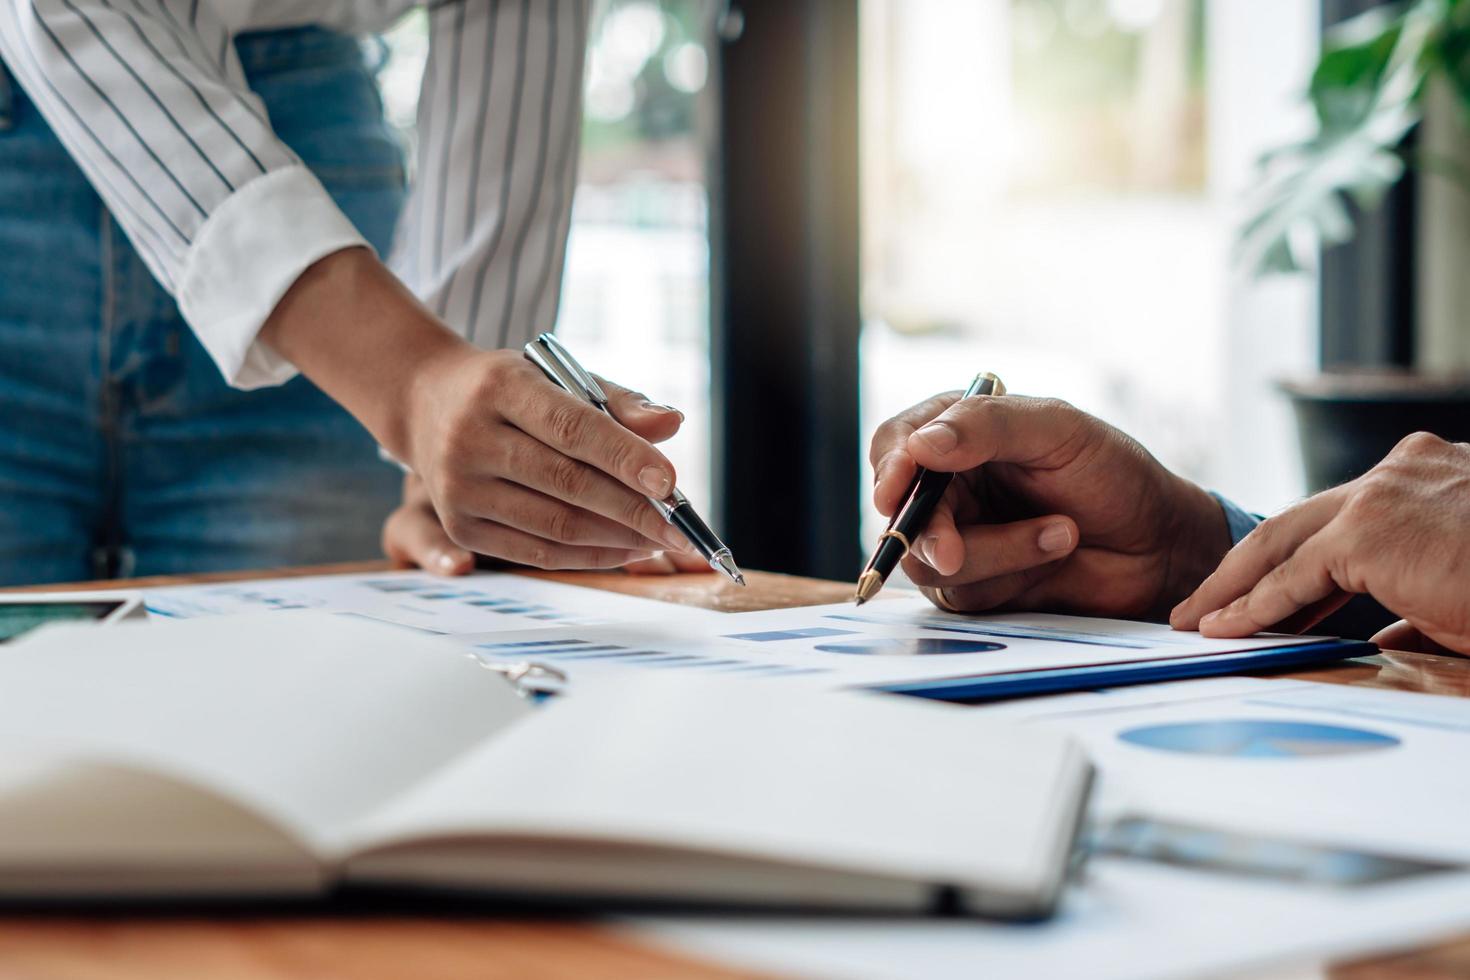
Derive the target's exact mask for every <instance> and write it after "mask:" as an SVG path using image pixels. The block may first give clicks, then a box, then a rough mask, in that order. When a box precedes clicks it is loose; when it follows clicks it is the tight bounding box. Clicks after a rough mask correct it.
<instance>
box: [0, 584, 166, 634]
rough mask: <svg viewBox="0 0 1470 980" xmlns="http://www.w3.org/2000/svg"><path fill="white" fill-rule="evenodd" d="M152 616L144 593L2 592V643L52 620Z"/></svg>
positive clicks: (103, 621) (109, 620)
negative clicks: (145, 604) (146, 605)
mask: <svg viewBox="0 0 1470 980" xmlns="http://www.w3.org/2000/svg"><path fill="white" fill-rule="evenodd" d="M147 615H148V611H147V609H145V608H144V606H143V595H142V593H140V592H16V593H10V594H4V593H0V643H5V642H7V641H9V640H13V639H15V638H16V637H17V636H20V635H21V634H22V633H26V632H29V631H30V630H33V629H35V628H37V627H38V626H45V625H46V624H48V623H66V622H78V621H91V622H94V623H101V624H107V623H117V622H121V621H123V620H125V619H144V618H146V617H147Z"/></svg>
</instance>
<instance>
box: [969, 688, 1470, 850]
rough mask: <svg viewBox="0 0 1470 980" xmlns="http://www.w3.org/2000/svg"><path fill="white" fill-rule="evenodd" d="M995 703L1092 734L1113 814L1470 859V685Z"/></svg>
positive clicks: (1163, 693) (1102, 809)
mask: <svg viewBox="0 0 1470 980" xmlns="http://www.w3.org/2000/svg"><path fill="white" fill-rule="evenodd" d="M996 708H997V710H993V711H990V712H987V713H988V715H989V716H991V717H996V718H1007V719H1009V720H1017V719H1018V718H1020V717H1024V716H1029V718H1030V722H1031V723H1032V724H1036V725H1044V726H1046V727H1049V728H1054V729H1058V730H1061V731H1065V732H1068V733H1069V734H1072V735H1074V736H1076V737H1077V738H1078V739H1080V740H1081V741H1082V743H1083V745H1084V746H1086V748H1087V750H1088V754H1089V755H1091V757H1092V758H1093V760H1094V761H1095V762H1096V763H1097V765H1098V768H1099V770H1100V771H1101V777H1100V780H1099V795H1098V798H1097V808H1098V814H1099V815H1100V816H1102V817H1104V818H1113V817H1117V816H1120V815H1123V814H1136V815H1140V816H1145V817H1148V818H1151V819H1153V820H1158V821H1169V822H1175V823H1180V824H1186V825H1192V826H1197V827H1205V828H1211V829H1214V830H1221V831H1233V832H1236V833H1238V834H1246V835H1255V836H1260V837H1269V838H1275V839H1281V840H1290V841H1297V842H1300V843H1304V844H1315V845H1330V846H1333V847H1338V848H1347V849H1352V850H1357V851H1365V852H1369V853H1372V854H1379V855H1387V856H1393V857H1398V858H1413V859H1421V860H1430V861H1451V862H1456V863H1459V864H1466V865H1470V824H1467V822H1470V766H1467V765H1464V764H1462V763H1463V761H1464V760H1466V759H1470V699H1466V698H1449V697H1439V696H1436V695H1429V694H1411V693H1407V692H1403V691H1383V690H1375V689H1371V688H1361V687H1347V686H1345V685H1338V684H1314V683H1310V682H1307V681H1289V680H1266V679H1260V678H1222V679H1220V680H1210V681H1188V682H1184V683H1178V684H1167V685H1160V686H1159V687H1157V688H1136V689H1119V690H1115V691H1109V692H1101V693H1096V694H1088V695H1076V696H1072V697H1064V698H1053V699H1048V700H1039V701H1034V702H1029V703H1023V704H1015V705H998V706H996Z"/></svg>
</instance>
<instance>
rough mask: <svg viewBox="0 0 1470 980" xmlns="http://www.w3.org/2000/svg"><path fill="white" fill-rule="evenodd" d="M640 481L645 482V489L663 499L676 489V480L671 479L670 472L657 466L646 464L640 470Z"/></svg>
mask: <svg viewBox="0 0 1470 980" xmlns="http://www.w3.org/2000/svg"><path fill="white" fill-rule="evenodd" d="M638 482H639V483H641V484H643V489H644V490H647V491H648V492H649V494H650V495H652V496H654V497H658V498H659V499H660V500H662V499H663V498H664V497H667V496H668V495H669V491H670V490H672V489H674V481H673V480H671V479H669V474H668V473H667V472H666V471H664V470H662V469H660V468H659V467H657V466H645V467H643V469H642V470H640V471H639V472H638Z"/></svg>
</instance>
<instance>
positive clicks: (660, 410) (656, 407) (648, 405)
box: [638, 402, 684, 422]
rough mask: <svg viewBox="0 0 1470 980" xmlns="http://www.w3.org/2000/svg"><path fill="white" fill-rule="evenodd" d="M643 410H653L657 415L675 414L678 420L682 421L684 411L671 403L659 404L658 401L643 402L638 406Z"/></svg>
mask: <svg viewBox="0 0 1470 980" xmlns="http://www.w3.org/2000/svg"><path fill="white" fill-rule="evenodd" d="M638 407H639V408H641V409H643V410H644V411H645V412H654V413H656V414H658V415H677V416H679V421H681V422H682V421H684V413H683V412H681V411H679V410H678V409H677V408H675V407H674V406H672V405H660V404H659V403H658V402H644V403H643V404H641V405H639V406H638Z"/></svg>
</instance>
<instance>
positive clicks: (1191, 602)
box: [1170, 432, 1470, 653]
mask: <svg viewBox="0 0 1470 980" xmlns="http://www.w3.org/2000/svg"><path fill="white" fill-rule="evenodd" d="M1360 593H1367V594H1369V595H1371V596H1373V598H1375V599H1377V600H1378V601H1379V602H1380V603H1382V604H1383V605H1384V606H1385V607H1387V608H1388V609H1390V610H1392V611H1393V612H1394V613H1397V614H1398V615H1399V616H1402V617H1403V618H1404V621H1403V622H1401V623H1398V624H1396V625H1394V626H1390V627H1389V628H1388V629H1386V630H1384V631H1383V632H1382V633H1380V634H1379V635H1378V636H1376V637H1374V640H1375V642H1378V643H1380V644H1381V645H1383V646H1386V647H1392V648H1396V649H1410V650H1427V651H1432V650H1434V649H1436V648H1444V649H1449V650H1454V651H1458V652H1461V653H1470V445H1466V444H1464V443H1458V444H1454V443H1448V442H1445V441H1444V440H1443V439H1439V438H1437V437H1435V436H1432V435H1428V434H1427V433H1422V432H1421V433H1418V434H1416V435H1412V436H1409V437H1408V438H1407V439H1405V440H1403V441H1402V442H1400V443H1399V444H1398V446H1397V447H1395V448H1394V450H1393V452H1391V453H1389V455H1388V456H1387V457H1386V458H1385V459H1384V460H1383V462H1381V463H1379V464H1378V465H1377V466H1375V467H1374V468H1373V469H1372V470H1370V471H1368V472H1367V473H1366V474H1364V475H1363V476H1361V477H1359V478H1358V479H1356V480H1353V481H1351V482H1349V483H1345V484H1343V485H1342V486H1340V487H1336V488H1334V489H1332V490H1327V491H1325V492H1323V493H1319V494H1317V495H1316V496H1314V497H1310V498H1308V499H1307V500H1304V501H1302V502H1301V503H1299V504H1297V505H1296V506H1295V507H1292V508H1291V509H1289V510H1287V511H1285V512H1283V513H1281V514H1279V515H1277V516H1276V517H1273V518H1271V519H1270V520H1268V521H1265V522H1264V523H1262V524H1260V525H1259V526H1258V527H1257V528H1256V529H1255V530H1254V531H1252V532H1251V533H1250V534H1249V535H1248V536H1247V537H1246V538H1245V540H1243V541H1241V543H1240V544H1239V545H1238V546H1237V547H1236V548H1235V549H1234V550H1233V551H1232V552H1231V553H1230V554H1229V555H1228V556H1227V557H1226V558H1225V560H1224V561H1223V562H1222V563H1221V564H1220V567H1219V569H1218V570H1216V572H1215V573H1214V574H1213V575H1211V576H1210V577H1209V578H1208V579H1206V580H1205V582H1204V583H1203V584H1202V585H1201V586H1200V587H1199V589H1198V591H1196V592H1195V593H1194V594H1193V595H1191V596H1190V597H1189V598H1188V599H1187V600H1185V601H1184V602H1182V603H1180V605H1179V607H1178V608H1177V609H1175V610H1174V612H1173V615H1172V616H1171V617H1170V623H1172V624H1173V625H1174V626H1175V627H1176V628H1179V629H1194V628H1196V627H1198V628H1199V630H1200V632H1202V633H1204V634H1205V635H1206V636H1247V635H1249V634H1251V633H1255V632H1258V631H1260V630H1266V629H1276V630H1288V631H1296V630H1305V629H1307V628H1309V627H1311V626H1312V625H1313V624H1314V623H1316V622H1318V621H1320V620H1321V619H1323V618H1324V617H1326V616H1328V615H1330V614H1331V613H1332V612H1334V611H1335V610H1336V609H1338V608H1339V607H1340V606H1342V605H1343V603H1345V602H1347V601H1348V599H1349V598H1351V596H1352V595H1354V594H1360Z"/></svg>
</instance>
